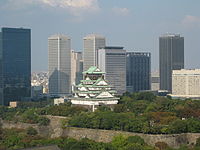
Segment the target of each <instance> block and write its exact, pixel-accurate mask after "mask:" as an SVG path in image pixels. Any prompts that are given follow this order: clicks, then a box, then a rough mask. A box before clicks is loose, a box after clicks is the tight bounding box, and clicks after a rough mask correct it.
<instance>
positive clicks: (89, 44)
mask: <svg viewBox="0 0 200 150" xmlns="http://www.w3.org/2000/svg"><path fill="white" fill-rule="evenodd" d="M83 44H84V50H83V71H86V70H87V69H89V68H90V67H91V66H97V62H98V60H97V50H98V49H99V48H101V47H105V45H106V39H105V37H103V36H101V35H97V34H91V35H87V36H86V37H84V38H83Z"/></svg>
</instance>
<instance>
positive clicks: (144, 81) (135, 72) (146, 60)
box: [126, 52, 151, 93]
mask: <svg viewBox="0 0 200 150" xmlns="http://www.w3.org/2000/svg"><path fill="white" fill-rule="evenodd" d="M150 78H151V54H150V53H143V52H127V53H126V90H127V91H128V92H131V93H132V92H138V91H142V90H150V89H151V82H150Z"/></svg>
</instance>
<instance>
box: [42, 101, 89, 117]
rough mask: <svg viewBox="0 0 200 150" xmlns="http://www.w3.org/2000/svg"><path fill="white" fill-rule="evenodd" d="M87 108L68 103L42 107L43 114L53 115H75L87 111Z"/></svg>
mask: <svg viewBox="0 0 200 150" xmlns="http://www.w3.org/2000/svg"><path fill="white" fill-rule="evenodd" d="M86 111H87V109H86V108H84V107H80V106H70V105H69V104H68V103H67V104H60V105H54V106H50V107H46V108H44V109H41V110H40V111H39V112H40V113H41V114H47V115H53V116H74V115H76V114H79V113H81V112H86Z"/></svg>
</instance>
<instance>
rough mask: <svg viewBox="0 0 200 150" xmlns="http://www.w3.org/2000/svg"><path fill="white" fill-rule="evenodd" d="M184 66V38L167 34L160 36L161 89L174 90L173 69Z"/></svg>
mask: <svg viewBox="0 0 200 150" xmlns="http://www.w3.org/2000/svg"><path fill="white" fill-rule="evenodd" d="M183 68H184V38H183V37H181V36H180V35H179V34H165V35H163V36H161V37H160V38H159V70H160V90H168V91H169V92H171V91H172V70H179V69H183Z"/></svg>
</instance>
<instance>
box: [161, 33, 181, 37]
mask: <svg viewBox="0 0 200 150" xmlns="http://www.w3.org/2000/svg"><path fill="white" fill-rule="evenodd" d="M161 37H181V36H180V34H175V33H165V34H163V35H161Z"/></svg>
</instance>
